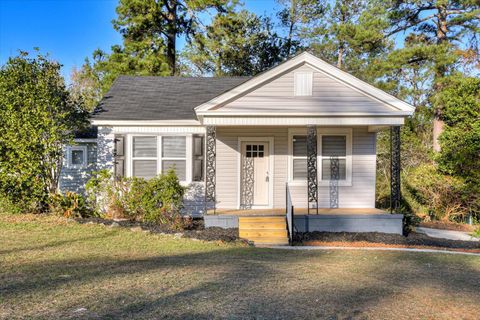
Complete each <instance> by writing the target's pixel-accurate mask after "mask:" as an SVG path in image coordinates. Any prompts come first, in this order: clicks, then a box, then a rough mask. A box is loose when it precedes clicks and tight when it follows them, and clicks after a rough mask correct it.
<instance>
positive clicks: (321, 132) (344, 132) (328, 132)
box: [317, 128, 352, 186]
mask: <svg viewBox="0 0 480 320" xmlns="http://www.w3.org/2000/svg"><path fill="white" fill-rule="evenodd" d="M323 136H345V138H346V148H347V150H346V155H345V157H339V158H342V159H343V158H344V159H345V170H346V172H345V180H338V185H339V186H351V185H352V128H317V168H318V170H317V172H318V185H319V186H328V185H329V184H330V180H323V179H322V168H323V166H322V160H323V154H322V137H323ZM325 158H328V159H330V157H325Z"/></svg>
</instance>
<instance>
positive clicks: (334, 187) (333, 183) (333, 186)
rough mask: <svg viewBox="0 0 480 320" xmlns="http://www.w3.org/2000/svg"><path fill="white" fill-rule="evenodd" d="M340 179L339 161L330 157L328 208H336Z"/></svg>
mask: <svg viewBox="0 0 480 320" xmlns="http://www.w3.org/2000/svg"><path fill="white" fill-rule="evenodd" d="M339 179H340V161H339V160H338V157H333V156H332V157H330V208H338V180H339Z"/></svg>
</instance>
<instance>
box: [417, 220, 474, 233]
mask: <svg viewBox="0 0 480 320" xmlns="http://www.w3.org/2000/svg"><path fill="white" fill-rule="evenodd" d="M419 227H424V228H432V229H441V230H453V231H465V232H473V231H475V227H474V226H471V225H468V224H463V223H455V222H449V221H447V222H444V221H428V222H421V223H420V225H419Z"/></svg>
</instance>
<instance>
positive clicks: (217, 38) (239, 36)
mask: <svg viewBox="0 0 480 320" xmlns="http://www.w3.org/2000/svg"><path fill="white" fill-rule="evenodd" d="M297 45H298V44H297V42H295V41H293V40H292V41H285V40H284V39H282V37H280V36H279V35H278V34H277V33H276V32H275V31H274V26H273V23H272V22H271V20H270V19H269V18H267V17H259V16H257V15H255V14H254V13H251V12H248V11H246V10H241V11H239V12H230V13H227V14H223V13H222V14H218V15H216V16H215V18H214V19H213V21H212V23H211V25H209V26H207V28H206V31H205V32H204V33H199V34H197V35H196V36H195V39H194V41H192V43H191V44H190V45H189V46H188V47H187V48H186V50H185V53H184V56H185V58H186V59H187V60H188V62H189V64H190V65H192V67H193V69H194V73H197V74H213V75H215V76H225V75H230V76H251V75H255V74H257V73H259V72H262V71H264V70H266V69H268V68H270V67H272V66H274V65H276V64H277V63H279V62H280V61H282V60H284V59H286V58H287V57H288V55H289V52H291V51H292V50H295V48H296V47H297Z"/></svg>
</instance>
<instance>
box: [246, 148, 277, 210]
mask: <svg viewBox="0 0 480 320" xmlns="http://www.w3.org/2000/svg"><path fill="white" fill-rule="evenodd" d="M241 147H242V165H241V169H242V172H241V180H240V184H241V201H240V202H241V205H242V207H244V208H251V207H253V206H255V207H257V206H260V207H262V206H265V207H266V206H269V205H270V203H269V184H270V180H271V179H270V168H269V164H270V161H269V156H270V155H269V142H268V141H267V142H265V141H243V142H242V145H241Z"/></svg>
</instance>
